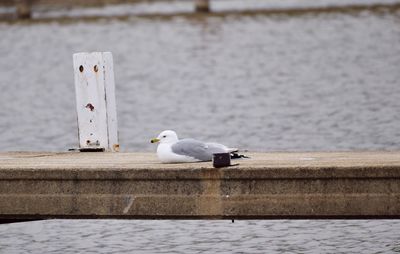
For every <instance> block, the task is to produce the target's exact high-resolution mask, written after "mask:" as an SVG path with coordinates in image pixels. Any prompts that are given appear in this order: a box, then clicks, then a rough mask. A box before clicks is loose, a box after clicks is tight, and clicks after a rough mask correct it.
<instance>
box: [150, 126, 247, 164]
mask: <svg viewBox="0 0 400 254" xmlns="http://www.w3.org/2000/svg"><path fill="white" fill-rule="evenodd" d="M150 142H151V143H158V147H157V156H158V159H159V160H160V161H161V162H162V163H184V162H199V161H211V160H212V157H213V154H216V153H230V154H231V157H232V158H246V156H244V155H239V154H237V152H238V149H237V148H228V147H226V146H224V145H222V144H218V143H205V142H202V141H198V140H195V139H191V138H187V139H178V135H177V134H176V132H175V131H172V130H165V131H163V132H161V133H160V135H158V137H157V138H153V139H152V140H151V141H150Z"/></svg>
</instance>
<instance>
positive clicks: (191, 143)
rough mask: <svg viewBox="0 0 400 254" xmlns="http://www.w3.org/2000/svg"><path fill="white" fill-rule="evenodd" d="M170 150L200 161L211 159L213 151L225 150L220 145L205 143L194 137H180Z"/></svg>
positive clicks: (222, 151)
mask: <svg viewBox="0 0 400 254" xmlns="http://www.w3.org/2000/svg"><path fill="white" fill-rule="evenodd" d="M171 149H172V152H174V153H176V154H180V155H186V156H189V157H192V158H195V159H197V160H200V161H210V160H212V155H213V154H214V153H224V152H226V151H225V150H224V149H223V148H222V147H220V146H215V145H214V144H206V143H203V142H201V141H198V140H195V139H181V140H179V141H178V142H176V143H175V144H173V145H172V146H171Z"/></svg>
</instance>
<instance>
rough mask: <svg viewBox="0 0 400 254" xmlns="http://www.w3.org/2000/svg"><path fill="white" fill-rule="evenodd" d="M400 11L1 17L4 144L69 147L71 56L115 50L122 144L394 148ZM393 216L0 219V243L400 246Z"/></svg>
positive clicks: (193, 248) (27, 249) (398, 122)
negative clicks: (170, 138) (175, 137)
mask: <svg viewBox="0 0 400 254" xmlns="http://www.w3.org/2000/svg"><path fill="white" fill-rule="evenodd" d="M399 23H400V12H399V11H398V10H397V11H391V12H369V11H364V12H354V13H347V14H341V13H324V14H315V13H314V14H306V15H298V16H286V15H274V16H266V15H255V16H239V15H228V16H221V17H209V18H179V17H176V18H170V19H147V18H144V19H143V18H131V19H128V20H125V21H118V20H112V19H111V20H110V19H108V20H107V19H104V20H98V21H96V22H90V23H82V22H73V23H62V22H61V23H60V22H49V23H37V24H35V23H32V24H29V23H22V24H6V23H0V56H1V58H0V88H1V93H0V103H1V104H0V105H1V107H0V119H1V121H0V133H1V134H0V151H9V150H46V151H49V150H50V151H65V150H67V149H68V148H70V147H74V146H76V145H77V133H76V129H77V128H76V119H75V118H76V116H75V101H74V90H73V70H72V54H73V53H74V52H80V51H111V52H113V55H114V65H115V72H116V83H117V104H118V105H117V107H118V118H119V119H118V120H119V131H120V142H121V145H122V148H123V150H124V151H154V150H155V147H154V146H151V144H150V143H149V140H150V138H152V137H154V136H156V135H157V134H158V133H159V132H160V131H161V130H163V129H168V128H172V129H175V130H176V131H177V132H178V134H179V135H180V136H181V137H195V138H198V139H202V140H207V141H218V142H222V143H225V144H227V145H229V146H238V147H241V148H244V149H249V150H252V151H276V150H283V151H288V150H290V151H293V150H298V151H304V150H311V151H312V150H366V149H367V150H375V149H384V150H398V149H399V147H400V130H399V126H400V114H399V113H398V112H399V109H400V71H399V66H400V25H399ZM399 227H400V221H397V220H395V221H385V220H377V221H341V220H339V221H337V220H335V221H330V220H328V221H325V220H322V221H235V223H233V224H232V223H230V221H118V220H105V221H87V220H83V221H65V220H53V221H43V222H29V223H20V224H12V225H0V253H90V252H93V253H99V252H102V253H113V252H114V253H123V252H126V253H131V252H135V253H158V252H168V253H171V252H180V253H200V252H211V253H212V252H223V253H232V252H233V253H234V252H236V253H244V252H245V253H267V252H268V253H399V252H400V235H399V234H398V229H399Z"/></svg>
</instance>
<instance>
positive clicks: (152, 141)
mask: <svg viewBox="0 0 400 254" xmlns="http://www.w3.org/2000/svg"><path fill="white" fill-rule="evenodd" d="M157 142H160V140H159V139H158V138H153V139H152V140H150V143H152V144H153V143H157Z"/></svg>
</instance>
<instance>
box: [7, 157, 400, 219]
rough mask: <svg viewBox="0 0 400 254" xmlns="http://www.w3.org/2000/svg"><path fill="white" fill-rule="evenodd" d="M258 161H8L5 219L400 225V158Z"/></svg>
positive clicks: (118, 158) (31, 159) (145, 158)
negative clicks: (380, 221) (373, 221)
mask: <svg viewBox="0 0 400 254" xmlns="http://www.w3.org/2000/svg"><path fill="white" fill-rule="evenodd" d="M250 156H251V159H242V160H239V161H238V162H239V163H240V165H238V166H233V167H228V168H220V169H215V168H212V166H211V162H204V163H189V164H160V163H158V161H157V159H156V158H155V156H154V155H153V154H130V153H61V154H59V153H58V154H57V153H5V154H0V219H2V220H24V219H47V218H124V219H134V218H146V219H153V218H157V219H163V218H176V219H182V218H192V219H193V218H199V219H200V218H206V219H213V218H229V219H231V218H235V219H240V218H249V219H278V218H279V219H281V218H400V153H396V152H391V153H389V152H387V153H384V152H382V153H368V152H364V153H269V154H262V153H258V154H256V153H255V154H250Z"/></svg>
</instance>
